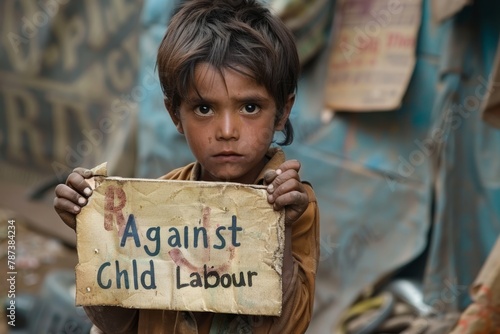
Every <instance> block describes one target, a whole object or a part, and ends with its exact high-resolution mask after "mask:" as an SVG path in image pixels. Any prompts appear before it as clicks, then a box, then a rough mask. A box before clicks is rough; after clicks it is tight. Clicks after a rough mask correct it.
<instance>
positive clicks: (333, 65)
mask: <svg viewBox="0 0 500 334" xmlns="http://www.w3.org/2000/svg"><path fill="white" fill-rule="evenodd" d="M339 9H340V27H339V29H340V30H339V32H338V36H337V37H336V43H335V44H334V46H333V50H332V54H331V56H330V62H329V68H328V76H327V82H326V94H325V98H326V101H325V103H326V106H327V107H328V108H331V109H332V110H333V111H386V110H394V109H397V108H399V107H400V105H401V101H402V99H403V96H404V94H405V92H406V89H407V87H408V84H409V82H410V78H411V76H412V73H413V70H414V68H415V62H416V56H415V49H416V44H417V34H418V30H419V28H420V22H421V14H422V0H370V1H341V2H340V3H339Z"/></svg>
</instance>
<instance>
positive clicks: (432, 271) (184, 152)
mask: <svg viewBox="0 0 500 334" xmlns="http://www.w3.org/2000/svg"><path fill="white" fill-rule="evenodd" d="M178 1H179V0H142V1H139V0H137V1H135V0H107V1H97V0H88V1H85V2H83V1H69V0H40V1H32V0H16V1H15V0H1V1H0V16H1V20H0V38H1V40H0V41H1V44H2V45H1V47H0V219H1V220H0V221H1V223H0V243H1V248H0V257H1V259H0V260H1V266H2V268H3V269H2V270H1V271H0V280H1V281H2V284H1V285H0V296H1V297H2V302H3V303H4V306H5V307H2V310H1V311H0V312H3V313H5V314H2V320H1V321H2V322H1V323H0V333H1V332H12V333H88V331H89V329H90V323H89V322H88V319H87V318H86V316H85V314H84V312H83V311H82V310H81V308H78V307H74V266H75V265H76V263H77V261H78V259H77V254H76V250H75V245H76V239H75V234H74V232H73V231H72V230H70V229H69V228H67V227H66V226H65V225H64V224H63V223H62V222H61V221H60V219H59V217H58V216H57V215H56V213H55V211H54V209H53V205H52V201H53V197H54V187H55V186H56V185H57V184H58V183H61V182H64V181H65V179H66V177H67V175H68V174H69V173H70V172H71V170H72V169H73V168H74V167H77V166H82V167H88V168H91V167H94V166H96V165H97V164H99V163H101V162H104V161H107V162H108V169H109V174H110V175H117V176H122V177H147V178H156V177H159V176H161V175H163V174H165V173H166V172H168V171H170V170H171V169H173V168H176V167H179V166H183V165H185V164H187V163H189V162H191V161H192V159H193V157H192V156H191V154H190V152H189V150H188V148H187V145H186V143H185V141H184V138H183V137H182V136H181V135H179V134H178V133H177V131H176V130H175V127H174V126H173V125H172V124H171V121H170V119H169V117H168V114H167V112H166V111H165V109H164V106H163V97H162V94H161V90H160V86H159V82H158V79H157V73H156V70H155V60H156V52H157V48H158V45H159V43H160V41H161V38H162V37H163V35H164V33H165V30H166V26H167V24H168V22H169V19H170V16H171V14H172V11H173V9H174V7H175V5H176V4H177V3H178ZM263 1H264V0H263ZM265 2H266V3H267V5H268V6H269V7H270V8H271V9H272V10H273V11H274V12H275V13H276V14H277V15H279V16H280V17H281V18H282V19H283V20H284V22H285V23H286V24H287V25H288V27H289V28H290V29H291V30H292V32H293V33H294V36H295V37H296V41H297V46H298V49H299V54H300V57H301V63H302V75H301V79H300V82H299V89H298V92H297V99H296V103H295V106H294V108H293V111H292V116H291V120H292V123H293V125H294V128H295V132H296V138H295V141H294V144H293V145H292V146H290V147H286V148H285V151H286V153H287V156H288V158H295V159H299V160H300V161H301V162H302V169H301V177H302V179H305V180H308V181H309V182H310V183H311V184H312V185H313V186H314V189H315V192H316V195H317V197H318V201H319V205H320V212H321V236H320V249H321V258H320V263H319V271H318V277H317V288H316V298H315V309H314V317H313V320H312V322H311V325H310V328H309V331H308V333H357V334H360V333H449V332H450V331H452V330H453V328H455V329H454V333H479V330H477V329H474V323H480V324H481V326H483V325H484V326H483V327H482V328H483V331H482V332H481V333H495V332H498V331H497V329H498V328H500V323H499V320H498V319H497V318H496V317H497V316H498V315H497V314H496V313H497V312H489V311H484V310H487V309H490V310H491V309H492V308H491V307H490V306H492V305H493V306H496V307H498V306H500V303H498V304H495V303H497V301H498V300H500V298H496V296H497V294H496V292H497V290H496V289H495V283H498V284H500V270H499V269H498V264H496V265H495V263H497V262H499V261H496V262H495V259H493V260H491V258H492V256H494V255H495V254H498V252H492V250H493V247H494V245H495V242H496V240H497V237H498V235H499V232H500V130H499V128H500V88H499V87H500V68H499V62H500V44H499V32H500V2H498V1H495V0H337V1H334V0H265ZM12 225H15V231H16V234H15V243H16V244H15V245H16V268H15V269H16V272H17V274H16V275H17V276H16V281H15V283H16V285H15V288H16V291H15V293H16V306H17V309H16V327H12V326H9V325H8V323H7V322H8V321H9V312H10V311H9V310H8V306H9V304H8V303H9V301H10V299H11V298H10V297H8V296H9V289H10V286H11V285H10V284H9V281H7V279H8V278H9V277H10V276H9V274H8V273H9V272H10V271H9V270H8V264H9V262H8V261H9V260H8V259H9V253H8V245H9V243H8V242H9V240H11V239H9V233H8V231H9V230H11V229H9V226H12ZM488 257H489V258H488ZM487 259H488V260H490V261H489V262H486V261H487ZM6 268H7V269H6ZM484 272H487V275H486V274H485V275H486V276H488V277H489V278H491V277H493V278H492V279H491V280H490V281H488V282H489V283H484V281H483V280H477V279H478V275H479V278H481V277H483V276H481V275H480V273H484ZM495 275H496V276H498V277H499V278H498V279H497V278H496V276H495ZM6 281H7V283H8V284H4V282H6ZM483 283H484V284H483ZM478 284H479V285H478ZM477 286H481V287H485V288H484V289H476V287H477ZM479 290H481V291H483V292H484V291H488V294H487V296H486V297H485V296H484V295H481V296H477V293H478V291H479ZM499 290H500V289H499ZM498 294H499V295H500V291H498ZM478 303H479V304H481V305H486V306H485V308H484V309H483V311H484V312H476V313H475V314H476V316H469V315H468V314H467V312H466V309H467V308H471V307H474V306H475V305H476V304H478ZM493 309H494V308H493ZM464 311H465V312H464ZM459 317H462V319H464V318H465V317H469V318H467V319H469V320H471V319H472V320H471V321H459ZM5 319H7V321H5ZM466 323H467V324H466ZM384 326H385V327H384ZM485 326H486V327H485ZM487 326H490V327H487ZM488 328H489V329H488ZM405 331H406V332H405Z"/></svg>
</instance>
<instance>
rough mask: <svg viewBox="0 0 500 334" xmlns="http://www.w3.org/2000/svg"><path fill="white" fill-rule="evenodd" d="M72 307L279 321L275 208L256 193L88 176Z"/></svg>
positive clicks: (279, 225) (280, 243) (227, 186)
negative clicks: (91, 186)
mask: <svg viewBox="0 0 500 334" xmlns="http://www.w3.org/2000/svg"><path fill="white" fill-rule="evenodd" d="M96 185H97V186H96V188H95V190H94V193H93V194H92V196H91V197H90V199H89V202H88V204H87V205H86V206H85V207H84V208H83V210H82V212H81V213H80V214H79V215H78V216H77V249H78V259H79V263H78V265H77V267H76V303H77V304H78V305H114V306H122V307H127V308H142V309H169V310H191V311H210V312H220V313H241V314H255V315H280V314H281V302H282V287H281V269H282V261H283V248H284V211H281V212H277V211H274V210H273V208H272V206H271V205H270V204H269V203H268V202H267V191H266V190H265V188H264V187H262V186H245V185H241V184H234V183H214V182H192V181H165V180H146V179H122V178H111V177H110V178H104V177H103V178H101V179H100V180H98V179H97V178H96Z"/></svg>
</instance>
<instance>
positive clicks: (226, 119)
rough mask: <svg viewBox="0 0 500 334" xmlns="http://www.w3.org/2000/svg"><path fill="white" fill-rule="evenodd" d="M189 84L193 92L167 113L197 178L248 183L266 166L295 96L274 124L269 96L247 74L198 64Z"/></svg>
mask: <svg viewBox="0 0 500 334" xmlns="http://www.w3.org/2000/svg"><path fill="white" fill-rule="evenodd" d="M241 70H244V69H243V68H241ZM194 86H195V87H196V89H197V90H198V92H197V91H196V90H195V89H192V90H191V91H190V92H189V94H188V98H187V99H185V100H183V101H182V102H181V104H180V107H179V112H178V113H177V114H174V113H173V112H171V111H170V110H169V113H170V116H171V117H172V120H173V121H174V123H175V125H176V127H177V130H178V131H179V132H180V133H183V134H184V135H185V136H186V139H187V142H188V144H189V147H190V148H191V151H192V152H193V154H194V156H195V157H196V159H197V161H198V162H199V163H200V164H201V166H202V172H201V180H204V181H230V182H239V183H247V184H250V183H253V182H254V181H255V179H256V178H257V176H258V174H259V173H260V171H261V170H262V168H263V167H264V165H265V164H266V162H267V161H266V158H265V154H266V152H267V150H268V148H269V146H270V144H271V142H272V140H273V136H274V132H275V131H279V130H282V129H283V128H284V125H285V122H286V120H287V118H288V116H289V113H290V109H291V107H292V105H293V100H294V96H293V95H291V96H290V97H289V99H288V102H287V103H286V106H285V110H284V112H283V117H281V119H279V120H278V122H276V123H275V116H276V104H275V102H274V99H273V97H272V96H270V95H269V93H268V92H267V90H266V88H265V87H264V86H262V85H259V84H257V83H256V82H255V81H254V80H253V79H252V78H251V77H249V76H246V75H243V74H241V73H239V72H237V71H234V70H232V69H229V68H226V69H224V70H223V72H222V75H221V73H220V72H219V71H218V70H217V69H216V68H214V67H213V66H211V65H209V64H207V63H201V64H199V65H197V66H196V68H195V80H194ZM198 93H199V95H198Z"/></svg>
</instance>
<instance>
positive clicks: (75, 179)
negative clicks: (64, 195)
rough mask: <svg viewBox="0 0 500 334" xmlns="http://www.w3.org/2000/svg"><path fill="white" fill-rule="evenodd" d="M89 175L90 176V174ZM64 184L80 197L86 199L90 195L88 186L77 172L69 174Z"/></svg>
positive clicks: (90, 191)
mask: <svg viewBox="0 0 500 334" xmlns="http://www.w3.org/2000/svg"><path fill="white" fill-rule="evenodd" d="M82 169H83V168H82ZM90 173H91V174H92V172H90ZM66 184H67V185H68V186H69V187H71V188H73V189H74V190H76V191H77V192H78V193H80V195H82V196H85V197H88V196H90V195H91V194H92V189H90V187H89V184H88V183H87V181H85V179H84V177H83V176H82V175H81V174H80V173H78V172H73V173H71V174H69V176H68V179H67V180H66Z"/></svg>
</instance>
